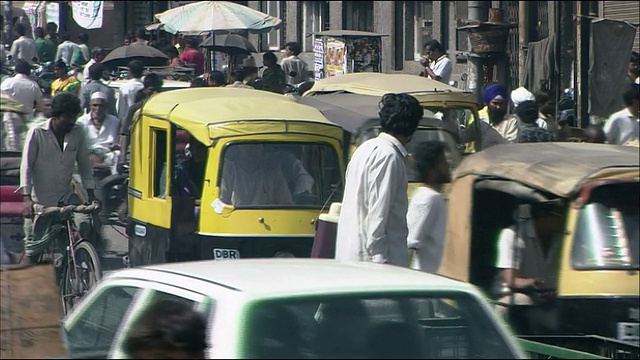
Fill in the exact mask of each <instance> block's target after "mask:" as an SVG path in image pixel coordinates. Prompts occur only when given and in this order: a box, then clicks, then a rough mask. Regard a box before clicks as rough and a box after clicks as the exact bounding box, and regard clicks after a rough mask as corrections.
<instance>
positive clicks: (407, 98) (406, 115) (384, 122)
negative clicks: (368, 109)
mask: <svg viewBox="0 0 640 360" xmlns="http://www.w3.org/2000/svg"><path fill="white" fill-rule="evenodd" d="M378 115H380V127H381V128H382V131H384V132H387V133H389V134H392V135H402V136H407V137H409V136H411V135H413V133H414V132H415V131H416V129H417V128H418V123H419V122H420V119H422V116H423V115H424V109H423V108H422V106H420V103H419V102H418V100H417V99H416V98H414V97H413V96H411V95H409V94H386V95H384V96H383V97H382V100H381V101H380V112H379V113H378Z"/></svg>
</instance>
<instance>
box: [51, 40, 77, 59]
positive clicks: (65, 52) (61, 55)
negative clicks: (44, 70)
mask: <svg viewBox="0 0 640 360" xmlns="http://www.w3.org/2000/svg"><path fill="white" fill-rule="evenodd" d="M69 39H70V38H69V34H67V33H62V34H60V40H62V43H61V44H60V45H58V51H56V58H55V60H56V61H57V60H60V59H62V61H64V63H65V64H67V66H71V58H72V57H73V52H74V51H75V50H76V48H77V47H78V45H77V44H76V43H74V42H71V41H70V40H69Z"/></svg>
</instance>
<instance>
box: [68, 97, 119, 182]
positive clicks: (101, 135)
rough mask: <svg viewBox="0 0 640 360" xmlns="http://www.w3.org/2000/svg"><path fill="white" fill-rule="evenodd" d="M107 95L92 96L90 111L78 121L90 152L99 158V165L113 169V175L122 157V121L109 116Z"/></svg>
mask: <svg viewBox="0 0 640 360" xmlns="http://www.w3.org/2000/svg"><path fill="white" fill-rule="evenodd" d="M107 104H108V102H107V94H105V93H103V92H100V91H96V92H94V93H93V94H91V100H90V111H89V113H88V114H85V115H83V116H81V117H80V118H79V119H78V124H80V125H82V126H83V128H84V130H85V133H86V135H87V146H88V147H89V152H90V153H91V154H93V155H95V156H97V157H98V163H103V164H105V165H109V166H110V167H111V173H112V174H116V173H117V170H116V165H117V164H118V157H119V155H120V151H118V150H119V148H120V146H119V144H118V134H119V132H120V120H118V118H117V117H115V116H113V115H110V114H107Z"/></svg>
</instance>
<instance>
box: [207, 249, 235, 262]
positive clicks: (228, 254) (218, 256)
mask: <svg viewBox="0 0 640 360" xmlns="http://www.w3.org/2000/svg"><path fill="white" fill-rule="evenodd" d="M213 258H214V259H215V260H232V259H240V251H238V250H236V249H213Z"/></svg>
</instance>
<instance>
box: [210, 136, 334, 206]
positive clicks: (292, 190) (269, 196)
mask: <svg viewBox="0 0 640 360" xmlns="http://www.w3.org/2000/svg"><path fill="white" fill-rule="evenodd" d="M222 157H223V161H222V164H223V166H222V173H221V176H220V178H219V184H218V185H219V186H220V200H222V202H224V203H226V204H231V205H233V206H234V207H235V208H274V207H275V208H292V207H310V208H321V207H322V206H323V205H324V204H326V203H329V202H330V201H339V200H338V199H341V198H342V194H341V192H340V181H341V173H340V165H339V161H338V155H337V153H336V152H335V150H334V149H333V148H332V147H331V146H330V145H328V144H322V143H307V142H247V141H244V142H235V143H231V144H229V145H228V146H227V147H226V148H225V150H224V151H223V153H222Z"/></svg>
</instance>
